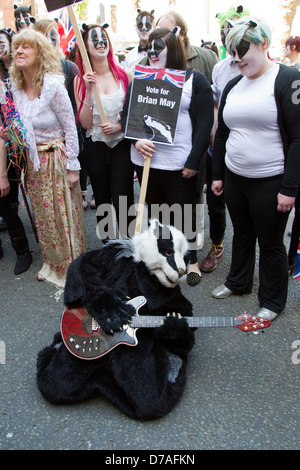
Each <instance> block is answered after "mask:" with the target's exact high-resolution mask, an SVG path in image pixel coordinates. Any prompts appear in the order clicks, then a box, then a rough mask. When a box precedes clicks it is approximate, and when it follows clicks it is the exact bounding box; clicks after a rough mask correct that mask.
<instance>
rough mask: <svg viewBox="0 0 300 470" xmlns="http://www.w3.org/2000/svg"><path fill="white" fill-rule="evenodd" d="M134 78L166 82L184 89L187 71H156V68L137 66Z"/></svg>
mask: <svg viewBox="0 0 300 470" xmlns="http://www.w3.org/2000/svg"><path fill="white" fill-rule="evenodd" d="M134 78H137V79H142V80H158V79H161V80H164V81H165V82H168V83H171V84H172V85H174V86H177V87H178V88H183V85H184V81H185V71H184V70H175V69H156V68H154V67H148V66H146V65H145V66H142V65H136V66H135V70H134Z"/></svg>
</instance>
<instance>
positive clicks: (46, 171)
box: [12, 74, 86, 287]
mask: <svg viewBox="0 0 300 470" xmlns="http://www.w3.org/2000/svg"><path fill="white" fill-rule="evenodd" d="M63 82H64V77H63V76H58V75H51V74H46V75H45V77H44V85H43V88H42V91H41V93H40V95H39V97H38V98H35V99H34V100H29V99H28V97H27V95H26V93H25V91H24V90H17V89H16V87H15V85H14V84H13V86H12V92H13V96H14V101H15V104H16V108H17V110H18V112H19V114H20V118H21V120H22V122H23V124H24V127H25V132H26V140H27V143H28V145H29V150H28V154H29V159H28V168H27V174H26V182H27V189H28V193H29V197H30V201H31V205H32V210H33V213H34V218H35V223H36V227H37V232H38V236H39V240H40V243H41V248H42V256H43V267H42V269H41V270H40V271H39V274H40V275H41V276H43V277H44V278H45V279H46V280H47V281H49V282H52V283H53V284H55V285H57V286H58V287H64V284H65V279H66V273H67V269H68V266H69V265H70V263H71V262H72V261H73V260H74V259H75V258H77V256H79V255H80V254H81V253H83V252H85V251H86V230H85V220H84V212H83V207H82V199H81V192H80V187H79V185H77V186H76V188H74V189H72V190H70V188H69V183H68V173H67V170H79V169H80V164H79V161H78V159H77V156H78V151H79V149H78V136H77V130H76V124H75V119H74V114H73V110H72V105H71V102H70V99H69V96H68V94H67V91H66V89H65V87H64V84H63Z"/></svg>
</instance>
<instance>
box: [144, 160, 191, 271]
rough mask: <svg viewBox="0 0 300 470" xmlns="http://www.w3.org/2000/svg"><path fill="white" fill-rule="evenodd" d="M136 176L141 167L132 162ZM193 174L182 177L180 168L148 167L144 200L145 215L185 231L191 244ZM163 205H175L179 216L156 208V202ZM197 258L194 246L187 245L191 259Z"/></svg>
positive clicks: (168, 206) (157, 204)
mask: <svg viewBox="0 0 300 470" xmlns="http://www.w3.org/2000/svg"><path fill="white" fill-rule="evenodd" d="M136 172H137V175H138V179H139V181H140V182H141V180H142V175H143V167H141V166H136ZM196 185H197V175H196V176H193V177H192V178H183V177H182V170H179V171H169V170H159V169H156V168H150V172H149V179H148V186H147V193H146V202H147V206H148V217H149V218H152V217H153V218H158V219H159V220H160V222H163V223H166V224H170V225H173V226H175V227H176V228H178V229H179V230H181V231H182V232H184V233H185V235H186V237H187V239H188V240H189V242H190V244H191V247H193V243H194V242H195V240H196V236H195V232H196V221H195V219H194V217H193V216H192V210H193V206H195V204H196ZM162 204H166V205H167V209H168V208H170V207H171V206H173V205H178V206H179V207H180V210H179V211H178V215H179V217H176V215H177V214H175V215H174V213H173V212H171V211H168V210H166V211H163V210H161V211H160V212H157V209H158V206H162ZM196 262H197V250H196V249H195V250H194V249H191V263H196Z"/></svg>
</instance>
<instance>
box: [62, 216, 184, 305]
mask: <svg viewBox="0 0 300 470" xmlns="http://www.w3.org/2000/svg"><path fill="white" fill-rule="evenodd" d="M188 262H189V245H188V241H187V239H186V237H185V236H184V234H183V233H182V232H181V231H179V230H178V229H176V228H175V227H173V226H170V225H163V224H161V223H159V222H158V220H156V219H153V220H151V222H150V225H149V227H148V229H147V230H145V231H143V232H142V233H139V234H136V235H135V236H134V237H133V238H131V239H126V240H123V239H118V240H110V241H109V242H107V243H105V245H104V246H103V248H100V249H99V250H93V251H87V252H86V253H83V254H82V255H80V256H79V257H78V258H76V259H75V260H74V261H73V262H72V263H71V265H70V266H69V268H68V272H67V279H66V285H65V292H64V301H65V304H66V305H76V304H77V305H78V304H83V305H87V304H90V300H91V299H92V298H93V299H96V300H95V301H93V302H95V303H96V304H97V306H98V307H99V308H100V307H101V308H102V307H103V305H104V304H105V305H106V307H105V308H106V309H107V308H109V310H111V308H110V307H108V304H114V305H115V300H116V298H117V297H118V298H119V300H120V302H121V300H122V299H123V300H124V299H125V297H126V296H129V297H130V298H133V297H136V296H139V295H143V296H144V297H146V298H147V305H148V307H149V308H150V307H151V309H152V307H153V310H154V309H155V308H156V307H157V306H158V305H160V306H161V305H163V304H165V303H166V302H167V298H171V297H174V296H175V295H177V294H176V292H178V289H180V287H179V282H180V281H181V280H183V279H184V278H185V273H186V268H187V264H188ZM120 290H121V291H122V294H120V293H119V291H120ZM104 293H105V300H104V297H103V295H102V294H104ZM100 298H101V299H100ZM121 298H122V299H121ZM109 299H110V300H109ZM112 299H113V300H112ZM98 307H97V308H98Z"/></svg>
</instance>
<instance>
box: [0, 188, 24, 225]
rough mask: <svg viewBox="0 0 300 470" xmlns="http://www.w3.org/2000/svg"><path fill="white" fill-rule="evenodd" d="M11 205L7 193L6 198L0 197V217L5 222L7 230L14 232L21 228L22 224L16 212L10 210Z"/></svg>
mask: <svg viewBox="0 0 300 470" xmlns="http://www.w3.org/2000/svg"><path fill="white" fill-rule="evenodd" d="M11 204H12V199H11V197H10V195H9V193H8V194H7V196H4V197H0V217H2V218H3V219H4V220H5V222H6V224H7V228H8V230H10V231H14V230H17V229H19V228H20V227H23V222H22V221H21V219H20V217H19V216H18V214H17V212H16V211H15V210H14V209H13V208H12V206H11Z"/></svg>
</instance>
